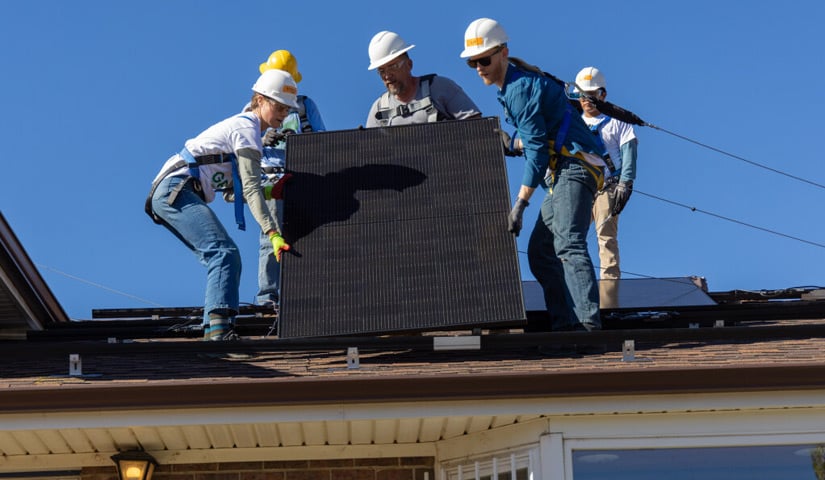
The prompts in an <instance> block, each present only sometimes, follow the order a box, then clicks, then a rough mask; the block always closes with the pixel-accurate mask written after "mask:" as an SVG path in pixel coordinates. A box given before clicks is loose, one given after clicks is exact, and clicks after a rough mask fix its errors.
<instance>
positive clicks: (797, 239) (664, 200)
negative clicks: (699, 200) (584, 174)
mask: <svg viewBox="0 0 825 480" xmlns="http://www.w3.org/2000/svg"><path fill="white" fill-rule="evenodd" d="M634 191H635V192H636V193H638V194H639V195H644V196H646V197H650V198H655V199H656V200H659V201H662V202H665V203H669V204H671V205H676V206H679V207H683V208H687V209H688V210H690V211H691V212H699V213H704V214H705V215H710V216H711V217H716V218H720V219H722V220H727V221H728V222H732V223H736V224H739V225H744V226H746V227H750V228H754V229H756V230H761V231H763V232H767V233H772V234H774V235H778V236H780V237H785V238H790V239H791V240H796V241H798V242H802V243H807V244H808V245H813V246H815V247H820V248H825V244H822V243H817V242H812V241H810V240H805V239H804V238H799V237H794V236H793V235H788V234H785V233H782V232H777V231H776V230H771V229H769V228H764V227H760V226H757V225H753V224H750V223H745V222H743V221H740V220H736V219H735V218H730V217H725V216H723V215H719V214H716V213H713V212H708V211H707V210H702V209H700V208H696V207H691V206H689V205H685V204H683V203H679V202H675V201H673V200H668V199H666V198H662V197H658V196H656V195H652V194H650V193H645V192H641V191H639V190H634Z"/></svg>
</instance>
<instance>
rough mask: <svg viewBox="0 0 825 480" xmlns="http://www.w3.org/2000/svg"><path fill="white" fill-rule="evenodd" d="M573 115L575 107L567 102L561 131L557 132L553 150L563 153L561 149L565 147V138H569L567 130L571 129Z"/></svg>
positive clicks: (560, 127)
mask: <svg viewBox="0 0 825 480" xmlns="http://www.w3.org/2000/svg"><path fill="white" fill-rule="evenodd" d="M572 116H573V107H571V106H570V104H565V108H564V118H563V119H562V121H561V126H559V131H558V132H556V140H555V141H554V142H553V150H555V152H556V153H558V154H559V155H561V149H562V148H563V147H564V140H565V139H566V138H567V130H569V129H570V118H571V117H572Z"/></svg>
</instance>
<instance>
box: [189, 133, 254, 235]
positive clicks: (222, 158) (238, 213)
mask: <svg viewBox="0 0 825 480" xmlns="http://www.w3.org/2000/svg"><path fill="white" fill-rule="evenodd" d="M246 118H248V117H246ZM180 156H181V157H183V159H184V160H185V161H186V165H188V166H189V175H191V176H192V177H193V178H195V179H197V180H200V178H201V172H200V168H198V167H200V166H201V165H211V164H215V163H226V162H230V163H231V164H232V194H233V196H234V197H235V198H234V204H235V223H236V224H237V225H238V229H239V230H246V219H244V213H243V184H242V183H241V176H240V172H238V162H237V159H236V157H235V155H234V154H232V153H218V154H214V155H202V156H200V157H195V156H194V155H192V152H190V151H189V149H188V148H186V147H183V148H182V149H181V151H180ZM178 163H180V162H178ZM182 166H183V165H181V167H182ZM178 168H180V167H178Z"/></svg>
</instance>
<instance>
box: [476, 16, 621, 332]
mask: <svg viewBox="0 0 825 480" xmlns="http://www.w3.org/2000/svg"><path fill="white" fill-rule="evenodd" d="M507 41H508V37H507V34H506V33H505V31H504V29H503V28H502V27H501V25H499V23H498V22H496V21H495V20H492V19H489V18H480V19H477V20H475V21H473V22H472V23H470V25H469V26H468V27H467V30H466V32H465V35H464V50H463V51H462V52H461V57H462V58H467V64H468V65H469V66H470V67H471V68H473V69H475V70H476V72H477V73H478V75H479V76H480V77H481V79H482V81H483V82H484V83H485V85H495V86H497V87H498V88H499V91H498V94H497V97H498V101H499V103H501V104H502V106H503V107H504V115H505V120H506V121H507V122H508V123H511V124H513V125H514V126H515V127H516V133H517V135H518V137H519V138H520V140H521V143H522V148H523V151H524V156H525V166H524V176H523V179H522V185H521V187H520V189H519V192H518V197H517V198H516V202H515V204H514V206H513V209H512V211H511V212H510V215H509V217H508V225H509V230H510V232H511V233H514V234H516V235H518V233H519V232H520V231H521V227H522V216H523V215H524V209H525V208H526V207H527V205H528V202H529V200H530V197H531V196H532V195H533V192H535V190H536V187H538V186H539V185H540V184H542V183H544V184H545V186H546V187H547V189H548V193H547V195H546V196H545V197H544V200H543V202H542V205H541V213H540V214H539V217H538V219H537V221H536V224H535V227H534V228H533V232H532V234H531V236H530V241H529V244H528V249H527V257H528V260H529V264H530V271H531V272H532V273H533V275H534V276H535V277H536V280H538V282H539V283H540V284H541V286H542V289H543V290H544V299H545V302H546V304H547V310H548V312H549V314H550V319H551V329H552V330H554V331H569V330H588V331H589V330H597V329H600V328H601V319H600V317H599V289H598V286H597V283H596V273H595V271H594V269H593V262H592V260H591V259H590V253H589V252H588V250H587V231H588V228H589V227H590V218H591V212H592V209H593V197H594V195H595V194H596V192H597V191H598V190H599V188H601V186H602V184H603V182H604V167H605V163H604V160H603V159H602V157H601V155H600V152H601V150H600V146H599V145H598V143H597V141H596V138H595V136H594V135H593V134H592V133H591V132H590V130H589V129H588V127H587V126H586V125H585V124H584V121H582V119H581V117H580V116H579V114H578V112H577V111H576V110H575V108H573V106H572V105H571V104H570V102H569V101H568V99H567V96H566V95H565V91H564V87H563V86H562V85H559V84H558V83H557V82H556V81H555V79H553V78H551V77H549V76H546V75H544V74H542V72H541V71H540V70H538V69H531V68H526V67H525V65H526V64H525V63H524V62H523V61H521V60H518V59H516V58H510V57H509V50H508V48H507Z"/></svg>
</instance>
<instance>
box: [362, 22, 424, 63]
mask: <svg viewBox="0 0 825 480" xmlns="http://www.w3.org/2000/svg"><path fill="white" fill-rule="evenodd" d="M414 46H415V45H407V42H405V41H404V39H403V38H401V37H399V36H398V34H397V33H393V32H388V31H386V30H384V31H383V32H378V33H376V34H375V36H373V37H372V40H370V50H369V52H370V66H369V67H367V70H375V69H376V68H378V67H380V66H381V65H385V64H387V63H389V62H391V61H392V60H393V59H395V58H397V57H400V56H401V55H403V54H404V53H405V52H406V51H407V50H410V49H411V48H413V47H414Z"/></svg>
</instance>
